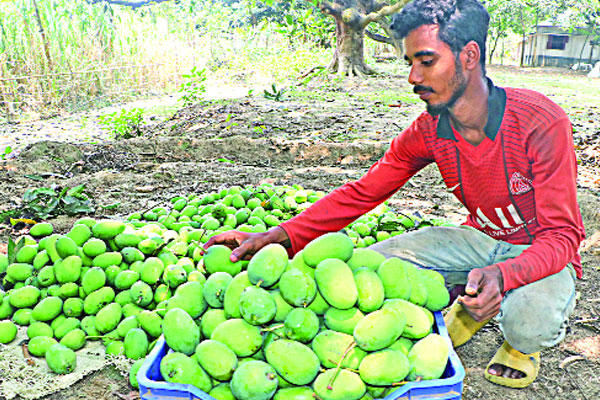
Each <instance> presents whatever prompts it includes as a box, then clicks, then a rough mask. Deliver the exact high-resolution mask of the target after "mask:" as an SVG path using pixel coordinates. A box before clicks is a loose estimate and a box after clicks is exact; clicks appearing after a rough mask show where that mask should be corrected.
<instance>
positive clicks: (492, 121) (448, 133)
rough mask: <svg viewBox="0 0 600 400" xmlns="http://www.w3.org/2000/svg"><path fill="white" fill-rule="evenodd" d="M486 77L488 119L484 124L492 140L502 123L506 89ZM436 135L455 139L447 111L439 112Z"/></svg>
mask: <svg viewBox="0 0 600 400" xmlns="http://www.w3.org/2000/svg"><path fill="white" fill-rule="evenodd" d="M486 79H487V85H488V92H489V96H488V119H487V123H486V124H485V128H484V131H485V135H486V136H487V137H488V138H490V139H491V140H492V141H493V140H495V139H496V135H497V134H498V131H499V130H500V125H501V124H502V117H503V116H504V109H505V108H506V91H505V90H504V89H502V88H501V87H498V86H494V83H493V82H492V80H491V79H490V78H486ZM437 135H438V137H439V138H441V139H450V140H454V141H456V137H455V136H454V132H453V131H452V126H450V118H449V116H448V113H447V112H443V113H442V114H440V117H439V119H438V124H437Z"/></svg>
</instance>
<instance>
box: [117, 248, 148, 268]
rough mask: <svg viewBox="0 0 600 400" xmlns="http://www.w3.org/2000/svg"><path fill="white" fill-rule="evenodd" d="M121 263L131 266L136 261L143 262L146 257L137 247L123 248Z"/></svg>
mask: <svg viewBox="0 0 600 400" xmlns="http://www.w3.org/2000/svg"><path fill="white" fill-rule="evenodd" d="M121 255H122V256H123V261H125V262H126V263H127V264H133V263H134V262H136V261H144V259H145V258H146V256H145V255H144V253H142V252H141V251H140V250H139V249H138V248H137V247H125V248H123V249H121Z"/></svg>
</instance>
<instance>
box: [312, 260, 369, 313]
mask: <svg viewBox="0 0 600 400" xmlns="http://www.w3.org/2000/svg"><path fill="white" fill-rule="evenodd" d="M305 251H306V249H305ZM305 254H306V253H305ZM315 280H316V282H317V286H318V288H319V292H320V293H321V295H322V296H323V298H324V299H325V301H327V303H329V304H331V305H332V306H333V307H335V308H339V309H341V310H346V309H348V308H351V307H353V306H354V305H355V304H356V301H357V300H358V289H357V288H356V282H355V281H354V275H353V274H352V270H351V269H350V267H348V265H346V263H345V262H344V261H342V260H338V259H335V258H328V259H326V260H323V261H321V262H320V263H319V265H317V267H316V268H315Z"/></svg>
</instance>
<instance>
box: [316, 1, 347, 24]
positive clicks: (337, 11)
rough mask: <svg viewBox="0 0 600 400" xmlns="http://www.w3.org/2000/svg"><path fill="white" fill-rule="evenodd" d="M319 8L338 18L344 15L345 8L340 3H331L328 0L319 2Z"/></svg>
mask: <svg viewBox="0 0 600 400" xmlns="http://www.w3.org/2000/svg"><path fill="white" fill-rule="evenodd" d="M319 8H320V9H321V12H323V13H325V14H329V15H331V16H332V17H334V18H338V19H339V18H341V17H342V12H343V11H344V8H343V7H342V6H340V5H339V4H331V3H330V2H329V1H327V0H322V1H321V3H319Z"/></svg>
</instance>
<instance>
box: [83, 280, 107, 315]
mask: <svg viewBox="0 0 600 400" xmlns="http://www.w3.org/2000/svg"><path fill="white" fill-rule="evenodd" d="M114 299H115V291H114V290H113V288H111V287H109V286H104V287H102V288H100V289H98V290H95V291H93V292H92V293H90V294H88V295H87V296H86V298H85V299H84V300H83V311H84V312H85V313H86V314H87V315H96V314H97V313H98V311H100V309H102V307H104V306H106V305H107V304H110V303H111V302H112V301H113V300H114Z"/></svg>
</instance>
